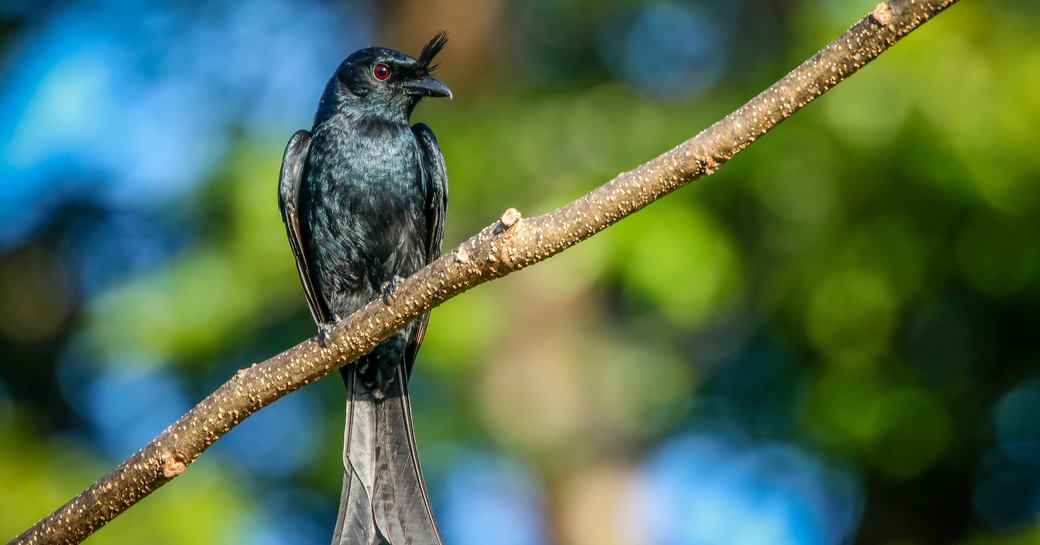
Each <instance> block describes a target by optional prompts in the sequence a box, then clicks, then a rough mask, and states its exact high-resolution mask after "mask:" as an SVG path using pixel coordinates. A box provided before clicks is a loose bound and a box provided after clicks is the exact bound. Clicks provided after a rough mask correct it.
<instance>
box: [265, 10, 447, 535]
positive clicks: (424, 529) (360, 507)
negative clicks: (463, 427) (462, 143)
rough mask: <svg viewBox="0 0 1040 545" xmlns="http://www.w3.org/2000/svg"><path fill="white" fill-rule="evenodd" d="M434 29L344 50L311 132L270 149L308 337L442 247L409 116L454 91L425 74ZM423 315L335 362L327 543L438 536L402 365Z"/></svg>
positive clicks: (439, 43)
mask: <svg viewBox="0 0 1040 545" xmlns="http://www.w3.org/2000/svg"><path fill="white" fill-rule="evenodd" d="M446 42H447V35H446V34H445V32H444V31H440V32H438V33H437V34H436V35H435V36H434V37H433V38H432V39H431V40H430V41H429V42H428V43H426V44H425V45H424V46H423V48H422V50H421V52H420V53H419V56H418V57H411V56H409V55H407V54H405V53H401V52H400V51H395V50H393V49H388V48H382V47H369V48H365V49H361V50H358V51H355V52H354V53H352V54H350V55H349V56H348V57H347V58H346V59H345V60H343V62H342V63H340V65H339V66H338V67H337V69H336V71H335V73H334V74H333V75H332V77H331V78H330V79H329V81H328V83H327V84H326V86H325V90H324V92H323V94H322V96H321V100H320V101H319V103H318V108H317V111H316V112H315V115H314V123H313V126H312V128H311V130H310V131H306V130H300V131H297V132H296V133H295V134H293V135H292V137H291V138H290V139H289V142H288V144H287V145H286V148H285V153H284V155H283V158H282V167H281V172H280V176H279V182H278V203H279V209H280V211H281V214H282V220H283V221H284V223H285V228H286V233H287V235H288V238H289V245H290V247H291V249H292V253H293V255H294V257H295V259H296V269H297V272H298V273H299V277H300V282H301V283H302V285H303V290H304V294H305V296H306V299H307V304H308V308H309V309H310V312H311V317H312V318H313V319H314V322H315V324H316V325H317V328H318V335H317V341H318V342H319V343H321V345H322V346H325V345H326V343H327V342H328V339H329V334H330V330H331V328H332V327H333V326H334V325H335V323H336V322H338V321H339V320H340V319H341V318H342V317H345V316H348V315H350V314H351V313H353V312H354V311H356V310H358V309H360V308H361V307H362V306H364V305H365V304H367V303H368V302H370V301H373V300H378V299H382V301H383V302H384V303H385V304H390V303H391V302H392V301H393V296H394V291H395V289H396V287H397V285H398V283H399V282H400V281H401V280H402V279H403V278H405V277H407V276H409V275H411V274H413V273H414V272H416V271H417V270H419V269H420V268H422V267H423V266H425V265H426V264H428V263H430V262H431V261H433V260H435V259H436V258H438V257H439V256H440V249H441V240H442V238H443V236H444V219H445V214H446V212H447V207H448V177H447V172H446V170H445V166H444V156H443V154H442V153H441V150H440V146H439V144H438V143H437V139H436V137H435V136H434V133H433V130H431V129H430V127H428V126H427V125H425V124H423V123H416V124H414V125H411V126H409V123H410V118H411V115H412V112H413V110H414V109H415V107H416V105H417V104H419V102H420V101H421V100H423V99H425V98H435V97H446V98H449V99H450V98H452V93H451V89H449V88H448V86H447V85H446V84H445V83H444V82H442V81H441V80H439V79H437V78H435V77H434V76H432V75H431V72H432V71H433V70H434V68H436V65H434V64H433V60H434V57H436V56H437V54H438V53H439V52H440V51H441V49H442V48H443V47H444V45H445V43H446ZM428 323H429V313H427V314H426V315H424V316H423V317H421V318H419V319H417V320H415V321H413V322H412V323H410V324H408V325H407V326H405V327H404V328H402V329H401V330H400V331H398V332H397V333H395V334H394V335H392V336H390V337H389V338H387V339H386V340H384V341H383V342H381V343H380V344H379V345H378V346H376V348H375V349H373V350H372V351H371V352H370V353H368V354H366V355H364V356H362V357H360V358H358V359H357V360H356V361H355V362H353V363H352V364H350V365H347V366H344V367H342V368H341V369H340V374H341V376H342V378H343V381H344V384H345V385H346V388H347V391H348V398H347V404H346V420H345V429H344V439H343V486H342V490H341V493H340V504H339V513H338V516H337V520H336V525H335V529H334V531H333V538H332V543H333V545H372V544H376V543H380V542H381V541H382V540H386V541H388V542H389V543H391V544H392V545H405V544H416V545H427V544H436V545H442V544H443V540H442V538H441V535H440V531H439V530H438V528H437V523H436V520H435V519H434V516H433V511H432V509H431V507H430V501H429V495H428V493H427V490H426V485H425V482H424V480H423V475H422V469H421V467H420V465H419V457H418V454H417V452H416V447H415V437H414V435H413V431H412V428H413V424H412V413H411V404H410V402H409V398H408V377H409V375H410V374H411V371H412V367H413V365H414V363H415V358H416V354H417V352H418V350H419V346H420V345H421V344H422V341H423V337H424V336H425V334H426V328H427V325H428Z"/></svg>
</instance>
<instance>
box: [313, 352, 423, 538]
mask: <svg viewBox="0 0 1040 545" xmlns="http://www.w3.org/2000/svg"><path fill="white" fill-rule="evenodd" d="M370 364H374V365H378V363H377V362H371V363H370ZM359 367H364V364H363V362H357V363H355V364H354V365H351V366H349V367H348V368H347V371H346V372H345V373H344V375H345V380H346V383H347V389H348V390H349V391H350V399H349V400H348V401H347V415H346V417H347V418H346V428H345V430H344V436H343V440H344V443H343V469H344V473H343V490H342V492H341V495H340V503H339V516H338V517H337V519H336V529H335V532H334V534H333V537H332V545H374V544H377V543H379V542H380V540H381V539H386V540H387V541H388V542H390V543H391V544H392V545H407V544H412V545H443V541H442V540H441V536H440V532H439V531H438V530H437V523H436V522H435V521H434V518H433V511H432V510H431V509H430V501H429V498H428V496H427V494H426V486H425V484H424V482H423V476H422V470H421V469H420V467H419V457H418V455H417V453H416V451H415V438H414V436H413V433H412V408H411V403H409V401H408V385H407V372H406V371H405V368H404V362H403V361H401V362H400V363H399V364H396V365H394V366H393V367H392V369H393V373H394V377H393V379H392V380H391V381H389V384H387V385H386V386H384V391H383V392H378V393H377V392H374V391H373V390H371V389H370V388H368V387H366V386H365V384H364V382H365V381H363V380H361V377H360V371H359V370H358V368H359Z"/></svg>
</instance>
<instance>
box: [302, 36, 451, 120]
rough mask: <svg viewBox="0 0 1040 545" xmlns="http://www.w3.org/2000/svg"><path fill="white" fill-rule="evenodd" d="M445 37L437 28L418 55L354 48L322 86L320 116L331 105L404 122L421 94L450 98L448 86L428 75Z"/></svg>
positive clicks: (387, 50) (378, 49)
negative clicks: (323, 90)
mask: <svg viewBox="0 0 1040 545" xmlns="http://www.w3.org/2000/svg"><path fill="white" fill-rule="evenodd" d="M447 41H448V36H447V34H445V33H444V31H440V32H438V33H437V34H436V35H435V36H434V37H433V39H431V40H430V41H429V42H428V43H427V44H426V45H425V46H423V48H422V52H420V53H419V58H414V57H411V56H409V55H406V54H404V53H401V52H400V51H394V50H393V49H386V48H383V47H369V48H365V49H361V50H358V51H355V52H354V53H352V54H351V55H350V56H349V57H347V58H346V59H345V60H344V61H343V62H342V63H341V64H340V65H339V68H338V69H337V70H336V74H335V75H334V76H333V77H332V79H331V80H330V81H329V85H328V86H327V87H326V88H325V95H324V96H322V100H321V106H320V107H319V111H318V115H319V117H321V116H322V109H326V108H329V107H331V108H333V109H346V110H347V111H349V112H351V113H353V114H357V115H362V116H366V117H369V116H371V117H377V118H381V119H385V120H388V121H404V122H407V121H408V117H409V116H410V115H411V113H412V110H413V109H415V106H416V104H418V103H419V101H420V100H422V99H423V98H424V97H448V98H451V89H449V88H448V86H447V85H445V84H444V82H442V81H441V80H439V79H437V78H435V77H433V76H431V75H430V73H431V72H432V71H433V70H434V69H435V68H436V67H437V66H436V65H435V64H432V63H433V58H434V57H436V56H437V53H439V52H440V50H441V48H443V47H444V44H445V43H446V42H447ZM327 113H329V114H331V113H332V112H331V111H330V112H327Z"/></svg>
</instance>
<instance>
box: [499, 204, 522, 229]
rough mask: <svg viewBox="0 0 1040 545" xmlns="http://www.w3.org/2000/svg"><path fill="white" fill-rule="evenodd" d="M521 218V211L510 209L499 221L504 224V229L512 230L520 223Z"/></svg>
mask: <svg viewBox="0 0 1040 545" xmlns="http://www.w3.org/2000/svg"><path fill="white" fill-rule="evenodd" d="M520 218H521V216H520V211H519V210H517V209H516V208H510V209H509V210H506V211H505V212H502V217H501V218H499V220H498V221H499V222H501V223H502V227H504V228H505V229H510V228H511V227H513V226H514V225H516V224H517V222H519V221H520Z"/></svg>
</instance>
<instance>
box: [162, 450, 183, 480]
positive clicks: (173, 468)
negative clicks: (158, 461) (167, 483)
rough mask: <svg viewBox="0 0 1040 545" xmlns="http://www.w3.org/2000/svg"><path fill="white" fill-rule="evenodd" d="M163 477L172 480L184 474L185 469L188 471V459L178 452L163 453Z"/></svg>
mask: <svg viewBox="0 0 1040 545" xmlns="http://www.w3.org/2000/svg"><path fill="white" fill-rule="evenodd" d="M162 462H163V468H162V474H163V477H166V478H167V479H172V478H174V477H176V476H177V475H180V474H181V473H184V470H185V469H188V457H187V456H185V455H183V454H181V453H179V452H169V451H167V452H165V453H163V458H162Z"/></svg>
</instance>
